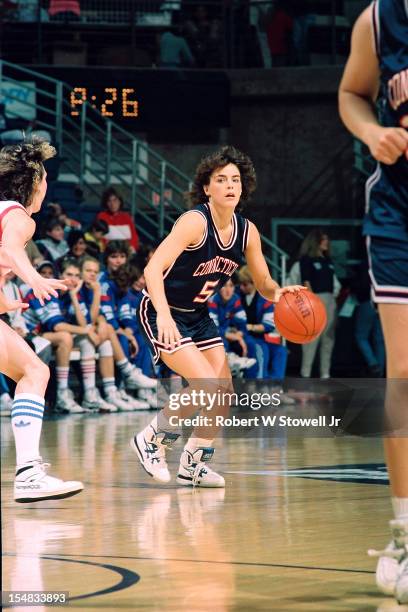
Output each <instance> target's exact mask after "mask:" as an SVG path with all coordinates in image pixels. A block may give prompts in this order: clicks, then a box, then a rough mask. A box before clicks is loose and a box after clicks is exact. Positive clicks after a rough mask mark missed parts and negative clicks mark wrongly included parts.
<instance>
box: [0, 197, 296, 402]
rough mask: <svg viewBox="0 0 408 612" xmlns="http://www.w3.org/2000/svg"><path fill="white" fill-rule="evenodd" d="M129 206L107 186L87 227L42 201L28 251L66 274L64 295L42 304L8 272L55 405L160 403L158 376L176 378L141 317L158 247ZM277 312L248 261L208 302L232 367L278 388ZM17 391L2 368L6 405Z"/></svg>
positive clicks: (45, 271)
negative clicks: (144, 237) (74, 378)
mask: <svg viewBox="0 0 408 612" xmlns="http://www.w3.org/2000/svg"><path fill="white" fill-rule="evenodd" d="M123 208H124V203H123V199H122V198H121V196H120V194H119V193H118V192H117V191H116V190H115V189H114V188H109V189H107V190H106V191H105V192H104V194H103V196H102V201H101V211H100V212H99V213H98V214H97V215H96V217H95V219H94V220H93V222H92V223H91V225H90V227H89V228H82V227H81V223H80V222H79V221H77V220H76V219H71V218H69V217H68V215H67V214H66V212H65V211H64V209H63V208H62V206H61V205H60V204H59V203H55V202H50V203H48V204H47V205H46V206H45V208H44V211H43V214H42V219H41V221H40V223H38V228H39V229H38V235H36V236H35V237H34V238H35V240H33V241H31V242H30V243H29V244H28V245H27V253H28V255H29V257H30V260H31V261H32V262H33V264H34V265H35V266H36V267H37V270H38V271H39V273H40V274H41V275H43V276H45V277H48V278H55V277H60V278H64V279H65V282H66V284H67V290H66V291H62V292H60V294H59V296H58V298H55V297H53V298H51V299H50V300H49V301H48V302H46V303H45V304H44V305H41V304H40V302H39V301H38V299H36V298H35V296H34V294H33V291H32V289H31V287H28V286H25V285H24V284H19V285H18V284H17V283H18V280H17V279H16V278H15V277H14V275H13V274H12V273H10V274H9V276H8V280H7V284H6V286H5V291H6V292H9V293H10V295H19V294H20V295H21V296H22V298H23V300H24V302H26V303H27V304H29V308H28V309H27V310H25V311H22V312H19V311H16V312H15V313H12V314H10V315H5V317H6V319H7V320H8V322H9V324H10V325H11V326H12V327H13V328H14V329H16V330H17V331H18V333H19V334H20V335H21V336H22V337H23V338H25V340H26V341H27V342H28V343H30V345H31V346H32V347H33V348H34V350H35V351H36V352H37V354H38V355H39V356H40V357H41V358H42V359H43V360H44V361H45V362H46V363H51V365H52V366H53V367H55V376H54V377H52V378H53V379H54V381H56V389H55V390H54V391H56V393H55V395H56V401H55V406H54V408H55V410H56V411H59V412H70V413H80V412H88V411H95V410H96V411H101V412H115V411H117V410H129V411H130V410H139V409H148V408H150V407H152V408H155V407H156V406H157V396H156V393H155V388H156V377H157V376H164V375H169V372H167V371H166V370H165V369H164V368H163V366H162V368H163V369H162V371H160V369H157V367H155V366H154V365H153V362H152V359H151V356H150V351H149V348H148V346H147V344H146V342H145V340H144V337H143V335H142V334H141V331H140V329H139V325H138V321H137V316H136V312H137V309H138V306H139V303H140V300H141V299H142V291H143V289H144V288H145V281H144V277H143V269H144V267H145V265H146V263H147V262H148V260H149V258H150V257H151V255H152V253H153V252H154V247H153V246H151V245H142V244H141V243H140V240H139V236H138V233H137V230H136V228H135V225H134V222H133V219H132V217H131V216H130V215H129V214H128V213H127V212H126V211H124V210H123ZM273 309H274V306H273V304H272V303H270V302H267V301H266V300H265V299H264V298H262V297H261V296H260V295H259V294H257V292H256V291H255V288H254V285H253V284H252V281H251V278H250V275H249V271H248V269H247V268H242V270H241V271H240V275H239V276H238V277H236V278H233V279H231V281H229V282H228V283H227V284H226V285H225V287H224V288H223V289H222V290H221V291H220V293H219V294H217V295H215V296H213V298H212V299H211V300H210V302H209V310H210V314H211V317H212V318H213V319H214V321H215V322H216V324H217V325H218V327H219V329H220V333H221V334H222V336H223V338H224V342H225V347H226V351H227V355H228V361H229V363H230V366H231V370H232V372H233V374H234V375H236V376H243V377H245V378H249V379H254V378H268V379H271V378H272V379H273V384H274V385H276V386H277V387H279V388H280V387H281V386H282V383H283V379H284V376H285V368H286V355H287V349H286V348H285V347H284V346H282V345H281V344H280V337H279V336H278V335H277V334H276V333H275V331H274V323H273ZM278 355H279V356H278ZM73 356H74V357H75V356H76V357H75V360H73V359H74V357H73ZM77 360H78V361H79V371H80V376H79V377H78V378H79V384H77V385H76V387H77V388H76V389H74V390H75V395H74V393H73V390H72V385H68V379H69V375H70V371H71V370H75V371H78V368H77V367H75V366H77V365H78V364H77ZM170 374H171V373H170ZM97 375H99V378H98V381H99V379H100V385H99V386H100V388H101V391H102V393H101V392H100V391H99V389H98V387H97V385H96V380H97V378H96V376H97ZM74 387H75V384H74ZM11 395H12V393H11V390H10V387H9V383H8V382H7V381H6V379H5V378H4V377H3V376H2V375H0V399H1V408H2V410H3V411H4V410H7V407H11Z"/></svg>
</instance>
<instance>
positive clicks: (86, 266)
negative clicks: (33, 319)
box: [78, 256, 149, 411]
mask: <svg viewBox="0 0 408 612" xmlns="http://www.w3.org/2000/svg"><path fill="white" fill-rule="evenodd" d="M98 274H99V262H98V260H97V259H94V258H93V257H89V256H86V257H85V258H84V259H83V261H82V266H81V278H82V281H83V282H82V285H81V286H80V287H79V292H78V293H79V296H80V298H81V300H82V301H83V302H84V303H85V304H86V307H87V311H88V314H89V319H90V324H91V325H93V327H94V329H95V332H94V333H93V334H92V335H91V336H90V338H91V340H92V342H93V343H94V345H95V346H97V347H98V353H99V362H98V365H99V371H100V374H101V378H102V384H103V391H104V394H105V399H106V400H107V402H108V403H109V404H113V405H114V406H116V407H117V408H118V409H119V410H122V411H131V410H138V409H146V408H149V404H148V403H147V402H144V401H141V400H138V399H135V398H133V397H131V396H130V395H128V394H127V393H126V391H125V390H122V389H121V390H119V389H118V388H117V386H116V381H115V365H114V361H121V360H122V359H123V358H124V357H125V355H124V353H123V350H122V347H121V345H120V343H119V340H118V338H117V335H116V333H115V330H114V329H113V327H112V326H111V325H108V324H107V323H106V321H105V318H104V317H103V316H102V314H101V286H100V283H99V281H98Z"/></svg>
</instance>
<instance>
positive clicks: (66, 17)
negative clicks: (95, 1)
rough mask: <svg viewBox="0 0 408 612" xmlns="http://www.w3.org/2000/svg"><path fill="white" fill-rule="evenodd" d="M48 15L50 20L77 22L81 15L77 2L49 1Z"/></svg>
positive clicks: (69, 0) (74, 0)
mask: <svg viewBox="0 0 408 612" xmlns="http://www.w3.org/2000/svg"><path fill="white" fill-rule="evenodd" d="M48 14H49V16H50V17H51V19H58V20H61V21H79V18H80V15H81V7H80V4H79V0H50V6H49V8H48Z"/></svg>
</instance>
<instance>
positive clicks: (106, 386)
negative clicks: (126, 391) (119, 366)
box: [102, 377, 116, 395]
mask: <svg viewBox="0 0 408 612" xmlns="http://www.w3.org/2000/svg"><path fill="white" fill-rule="evenodd" d="M102 384H103V391H104V393H105V395H107V394H108V393H109V391H112V390H115V389H116V384H115V379H114V378H113V377H112V378H102Z"/></svg>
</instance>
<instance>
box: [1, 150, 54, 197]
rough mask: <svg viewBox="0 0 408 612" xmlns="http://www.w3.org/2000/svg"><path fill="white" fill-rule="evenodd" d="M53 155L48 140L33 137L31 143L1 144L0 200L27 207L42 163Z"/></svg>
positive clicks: (41, 172)
mask: <svg viewBox="0 0 408 612" xmlns="http://www.w3.org/2000/svg"><path fill="white" fill-rule="evenodd" d="M54 155H56V150H55V148H54V147H53V146H51V145H50V143H49V142H46V141H44V140H40V139H35V138H34V139H33V141H32V142H31V143H28V142H27V143H21V144H16V145H8V146H6V147H3V148H2V149H1V151H0V200H14V201H16V202H19V203H20V204H22V205H23V206H24V207H27V206H29V205H30V204H31V200H32V197H33V195H34V192H35V190H36V187H37V186H38V185H39V184H40V183H41V181H42V178H43V176H44V172H45V170H44V165H43V163H44V162H45V161H46V160H47V159H50V158H51V157H54Z"/></svg>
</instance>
